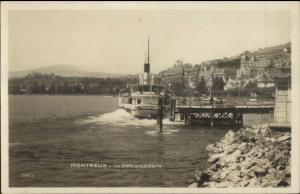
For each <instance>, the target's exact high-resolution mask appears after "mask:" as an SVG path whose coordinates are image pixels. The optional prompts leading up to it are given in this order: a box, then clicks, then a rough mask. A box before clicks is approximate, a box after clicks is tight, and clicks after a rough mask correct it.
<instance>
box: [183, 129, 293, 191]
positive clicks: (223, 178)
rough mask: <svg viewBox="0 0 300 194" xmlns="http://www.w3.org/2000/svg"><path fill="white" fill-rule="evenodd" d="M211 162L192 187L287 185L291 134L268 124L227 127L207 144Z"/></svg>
mask: <svg viewBox="0 0 300 194" xmlns="http://www.w3.org/2000/svg"><path fill="white" fill-rule="evenodd" d="M207 150H208V151H209V152H210V154H209V156H210V157H209V159H208V162H209V163H211V166H210V167H209V168H207V169H205V170H203V171H199V170H196V172H195V177H194V180H193V182H192V183H190V185H189V187H221V188H222V187H223V188H224V187H285V186H289V185H290V180H291V172H290V171H291V167H290V166H291V154H290V150H291V134H290V132H272V131H271V130H270V129H269V128H268V127H267V126H266V125H260V126H253V127H245V128H241V129H239V130H238V131H236V132H233V131H232V130H230V131H228V132H227V134H226V135H225V137H224V138H222V139H221V140H220V141H219V142H217V143H214V144H210V145H208V146H207Z"/></svg>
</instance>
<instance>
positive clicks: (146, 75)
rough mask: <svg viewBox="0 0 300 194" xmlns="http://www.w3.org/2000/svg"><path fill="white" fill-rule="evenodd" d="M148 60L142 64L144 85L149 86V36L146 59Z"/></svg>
mask: <svg viewBox="0 0 300 194" xmlns="http://www.w3.org/2000/svg"><path fill="white" fill-rule="evenodd" d="M146 58H147V59H148V60H147V61H145V64H144V81H143V83H144V85H150V52H149V36H148V53H147V57H146Z"/></svg>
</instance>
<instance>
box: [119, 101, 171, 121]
mask: <svg viewBox="0 0 300 194" xmlns="http://www.w3.org/2000/svg"><path fill="white" fill-rule="evenodd" d="M121 108H123V109H124V110H126V111H127V112H129V113H130V114H132V115H133V116H135V117H137V118H141V119H144V118H147V119H156V118H157V112H158V106H147V105H144V106H143V105H140V106H136V105H131V104H127V105H126V104H125V105H123V106H122V107H121ZM167 114H168V112H167V111H164V112H163V117H167Z"/></svg>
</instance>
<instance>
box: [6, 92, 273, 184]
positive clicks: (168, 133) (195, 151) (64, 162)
mask: <svg viewBox="0 0 300 194" xmlns="http://www.w3.org/2000/svg"><path fill="white" fill-rule="evenodd" d="M270 120H272V115H248V116H245V119H244V123H245V124H246V125H247V124H258V123H264V122H268V121H270ZM164 123H165V125H164V132H163V134H158V133H157V130H158V126H157V124H156V121H155V120H148V119H144V120H143V119H142V120H140V119H136V118H134V117H132V115H130V114H129V113H127V112H125V111H124V110H120V109H118V108H117V98H115V97H103V96H47V95H45V96H38V95H34V96H30V95H24V96H14V95H12V96H9V142H10V143H9V164H10V169H9V177H10V178H9V185H10V186H12V187H62V186H63V187H186V186H187V185H188V183H187V181H188V180H189V179H190V178H192V177H193V173H194V171H195V169H196V168H198V169H199V170H202V169H204V168H205V167H207V166H208V165H209V164H208V163H207V162H206V160H207V157H208V155H207V154H208V153H207V151H206V149H205V148H206V146H207V144H209V143H214V142H216V141H218V140H220V138H222V137H223V136H224V135H225V133H226V132H227V130H228V128H225V127H207V126H206V127H205V126H199V125H191V126H185V125H183V124H182V123H180V122H170V121H168V120H165V121H164ZM87 164H98V167H97V168H95V167H89V168H87V167H86V168H83V166H81V167H80V168H78V165H87ZM101 164H102V165H103V166H100V165H101ZM150 164H151V165H152V168H136V167H132V166H134V165H140V166H142V165H148V166H149V165H150ZM72 165H73V166H72ZM105 165H106V166H105ZM126 165H127V166H126ZM130 165H131V166H130ZM128 166H129V167H128Z"/></svg>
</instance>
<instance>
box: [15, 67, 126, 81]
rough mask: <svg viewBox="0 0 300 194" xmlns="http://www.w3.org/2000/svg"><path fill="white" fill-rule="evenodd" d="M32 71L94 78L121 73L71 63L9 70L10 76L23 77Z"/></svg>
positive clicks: (114, 75) (116, 75) (118, 75)
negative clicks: (89, 69)
mask: <svg viewBox="0 0 300 194" xmlns="http://www.w3.org/2000/svg"><path fill="white" fill-rule="evenodd" d="M32 72H39V73H42V74H55V75H58V76H63V77H95V78H106V77H120V76H122V75H121V74H111V73H102V72H89V71H86V70H84V69H81V68H78V67H75V66H73V65H52V66H47V67H41V68H36V69H32V70H24V71H12V72H9V77H10V78H19V77H25V76H26V75H28V74H30V73H32Z"/></svg>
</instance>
